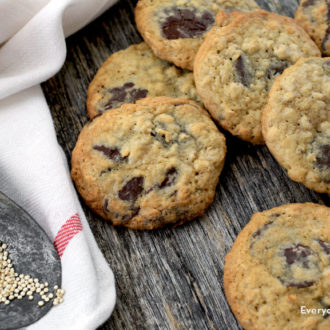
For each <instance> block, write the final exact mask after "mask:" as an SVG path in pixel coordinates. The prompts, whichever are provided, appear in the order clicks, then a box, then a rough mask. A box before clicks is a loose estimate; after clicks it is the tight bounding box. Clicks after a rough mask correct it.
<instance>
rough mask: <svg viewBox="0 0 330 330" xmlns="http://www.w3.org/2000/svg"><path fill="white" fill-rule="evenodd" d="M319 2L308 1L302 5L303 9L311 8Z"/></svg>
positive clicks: (314, 0) (315, 0)
mask: <svg viewBox="0 0 330 330" xmlns="http://www.w3.org/2000/svg"><path fill="white" fill-rule="evenodd" d="M317 1H318V0H307V1H306V2H304V3H303V4H302V7H309V6H313V5H314V4H315V3H316V2H317Z"/></svg>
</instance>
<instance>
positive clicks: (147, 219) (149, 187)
mask: <svg viewBox="0 0 330 330" xmlns="http://www.w3.org/2000/svg"><path fill="white" fill-rule="evenodd" d="M225 153H226V144H225V138H224V136H223V135H222V134H221V133H220V132H219V131H218V129H217V127H216V126H215V124H214V123H213V121H212V120H211V118H210V117H209V115H208V113H207V112H206V111H205V110H204V109H203V108H201V107H200V106H199V105H198V104H197V103H195V102H194V101H190V100H187V99H178V98H169V97H157V98H145V99H142V100H139V101H137V102H136V104H124V105H122V106H121V107H120V108H119V109H114V110H112V111H107V112H105V113H104V114H103V115H101V116H98V117H94V119H93V121H91V122H90V123H88V124H87V125H86V126H85V127H84V128H83V130H82V132H81V133H80V135H79V138H78V141H77V144H76V147H75V148H74V150H73V154H72V172H71V173H72V178H73V180H74V182H75V184H76V187H77V189H78V191H79V193H80V194H81V196H82V197H83V199H84V200H85V202H86V203H87V205H89V206H90V207H91V208H92V209H93V210H94V211H95V212H96V213H98V214H99V215H100V216H101V217H103V218H104V219H105V220H109V221H111V222H112V223H113V224H114V225H121V226H126V227H129V228H133V229H154V228H158V227H163V226H167V225H176V224H181V223H183V222H185V221H188V220H191V219H193V218H195V217H197V216H200V215H202V214H203V212H204V211H205V209H206V208H207V207H208V206H209V205H210V204H211V202H212V201H213V198H214V194H215V189H216V185H217V183H218V179H219V175H220V172H221V170H222V167H223V164H224V159H225Z"/></svg>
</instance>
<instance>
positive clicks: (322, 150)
mask: <svg viewBox="0 0 330 330" xmlns="http://www.w3.org/2000/svg"><path fill="white" fill-rule="evenodd" d="M316 166H317V167H318V168H320V169H329V168H330V145H329V144H325V145H321V146H320V147H319V152H318V154H317V157H316Z"/></svg>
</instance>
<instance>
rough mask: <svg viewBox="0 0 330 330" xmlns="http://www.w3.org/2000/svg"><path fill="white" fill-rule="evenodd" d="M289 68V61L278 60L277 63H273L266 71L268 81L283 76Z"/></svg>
mask: <svg viewBox="0 0 330 330" xmlns="http://www.w3.org/2000/svg"><path fill="white" fill-rule="evenodd" d="M288 66H290V63H289V62H288V61H286V60H280V59H276V61H275V63H272V64H271V65H270V66H269V67H268V69H267V71H266V77H267V79H269V80H272V79H274V78H275V77H277V76H279V75H281V74H282V72H283V71H284V70H285V69H286V68H287V67H288Z"/></svg>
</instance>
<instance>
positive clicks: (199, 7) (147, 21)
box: [135, 0, 259, 70]
mask: <svg viewBox="0 0 330 330" xmlns="http://www.w3.org/2000/svg"><path fill="white" fill-rule="evenodd" d="M257 9H259V7H258V5H257V4H256V3H255V1H254V0H213V1H208V0H140V1H139V2H138V4H137V6H136V10H135V19H136V25H137V28H138V30H139V31H140V33H141V35H142V37H143V39H144V40H145V41H146V43H147V44H148V45H149V46H150V47H151V48H152V50H153V51H154V52H155V54H156V55H157V56H158V57H160V58H162V59H164V60H167V61H170V62H173V63H174V64H175V65H177V66H179V67H181V68H184V69H189V70H192V69H193V63H194V58H195V55H196V53H197V50H198V48H199V46H200V45H201V43H202V42H203V39H204V36H205V34H206V33H207V32H208V31H209V30H210V28H211V27H212V26H213V25H214V20H215V16H216V14H217V13H218V12H219V11H221V12H222V13H223V15H224V16H226V13H230V12H232V11H234V10H237V11H243V12H244V11H252V10H257ZM223 22H225V17H224V18H223Z"/></svg>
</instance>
